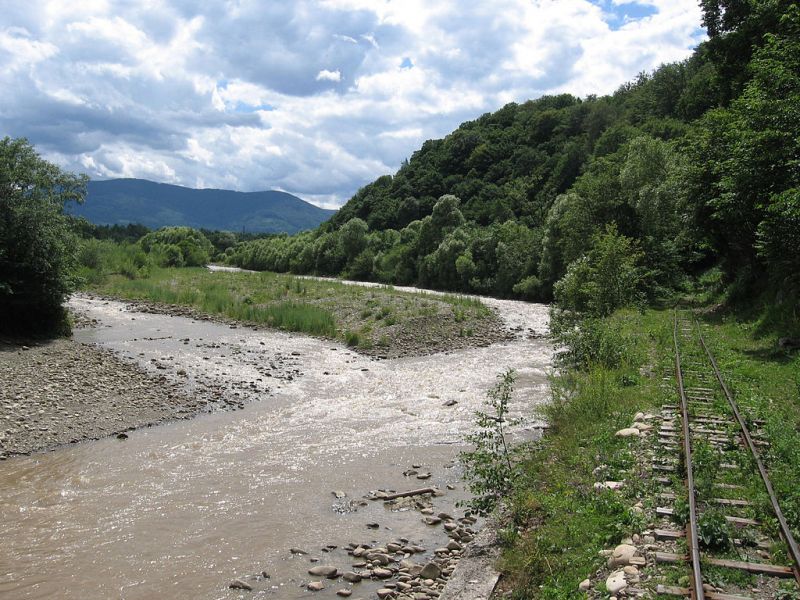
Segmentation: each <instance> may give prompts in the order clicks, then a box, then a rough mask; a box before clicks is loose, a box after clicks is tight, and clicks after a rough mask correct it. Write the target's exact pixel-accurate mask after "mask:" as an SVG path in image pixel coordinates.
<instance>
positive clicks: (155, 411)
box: [0, 339, 208, 459]
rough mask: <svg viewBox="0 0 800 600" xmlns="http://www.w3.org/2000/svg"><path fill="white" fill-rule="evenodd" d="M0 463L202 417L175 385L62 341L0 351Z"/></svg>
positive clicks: (198, 403) (202, 405)
mask: <svg viewBox="0 0 800 600" xmlns="http://www.w3.org/2000/svg"><path fill="white" fill-rule="evenodd" d="M0 381H3V385H2V386H0V459H5V458H7V457H10V456H14V455H17V454H29V453H31V452H36V451H40V450H50V449H53V448H56V447H58V446H62V445H64V444H69V443H75V442H80V441H84V440H94V439H99V438H103V437H107V436H112V435H119V436H120V437H121V438H124V437H125V435H126V434H125V432H126V431H129V430H131V429H135V428H139V427H147V426H150V425H155V424H158V423H162V422H164V421H169V420H173V419H184V418H188V417H190V416H192V415H194V414H197V413H198V412H200V411H204V410H208V401H206V400H201V399H198V398H194V397H191V396H189V395H187V394H186V393H185V391H184V390H182V389H181V387H180V386H179V385H178V384H177V383H173V382H170V381H168V380H167V378H166V377H163V376H162V377H159V376H154V375H150V374H147V373H146V372H144V371H143V370H142V369H140V368H138V367H137V366H136V365H135V364H133V363H131V362H128V361H123V360H120V359H119V358H118V357H117V356H116V355H115V354H114V353H113V352H111V351H109V350H103V349H101V348H98V347H96V346H92V345H89V344H82V343H79V342H76V341H74V340H70V339H58V340H54V341H50V342H46V343H37V344H34V343H31V345H23V344H15V343H10V342H5V343H0Z"/></svg>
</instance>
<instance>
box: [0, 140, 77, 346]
mask: <svg viewBox="0 0 800 600" xmlns="http://www.w3.org/2000/svg"><path fill="white" fill-rule="evenodd" d="M87 181H88V178H87V177H86V176H83V175H81V176H78V175H74V174H72V173H67V172H65V171H62V170H61V169H60V168H59V167H57V166H56V165H54V164H51V163H49V162H47V161H46V160H44V159H42V158H41V157H40V156H39V155H38V154H37V152H36V150H35V149H34V147H33V146H32V145H31V144H30V143H29V142H28V141H27V140H25V139H22V138H20V139H11V138H9V137H6V138H3V139H2V140H0V328H3V329H5V330H6V331H9V332H13V333H20V334H26V333H50V332H54V331H57V330H59V329H61V331H63V330H64V327H66V319H65V312H64V309H63V307H62V303H63V301H64V299H65V297H66V296H67V294H69V293H70V292H71V291H72V289H73V286H74V280H73V276H72V272H73V266H74V263H75V256H74V253H75V248H76V247H77V243H76V241H75V239H74V236H73V234H72V232H71V231H70V228H69V221H68V219H67V217H66V216H65V215H64V204H65V203H66V202H70V201H77V202H81V201H83V198H84V196H85V194H86V183H87Z"/></svg>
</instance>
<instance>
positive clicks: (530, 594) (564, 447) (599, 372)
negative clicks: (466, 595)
mask: <svg viewBox="0 0 800 600" xmlns="http://www.w3.org/2000/svg"><path fill="white" fill-rule="evenodd" d="M701 319H702V321H703V335H704V337H705V340H706V344H707V345H708V347H709V350H710V351H711V352H712V353H713V354H714V356H715V357H716V360H717V362H718V363H719V367H720V370H721V372H722V374H723V377H724V379H725V381H726V383H727V384H728V386H729V387H730V388H731V390H732V393H733V394H734V395H735V397H736V399H737V401H738V403H739V406H740V409H741V410H742V411H743V412H744V413H745V414H747V415H749V418H750V422H753V421H755V422H757V423H758V424H759V433H760V435H761V436H762V438H763V441H764V442H765V443H766V444H769V445H768V446H767V445H764V446H761V447H760V450H761V458H762V460H763V462H764V464H765V466H766V468H767V469H768V471H769V474H770V478H771V480H772V483H773V486H774V488H775V491H776V494H777V496H778V498H779V500H780V502H781V507H782V509H783V512H784V514H785V516H786V519H787V521H788V524H789V526H790V528H791V529H792V531H793V534H794V535H795V537H797V533H798V529H800V490H798V487H797V485H796V482H797V481H800V450H799V449H800V433H799V431H800V428H799V427H798V425H800V356H799V355H798V354H796V353H795V354H787V353H786V352H784V351H782V350H780V349H778V347H777V339H778V337H779V335H778V333H769V332H764V331H763V330H761V329H760V328H759V324H758V323H756V322H753V321H746V320H739V319H737V318H736V317H735V316H732V315H716V314H710V313H707V314H701ZM606 325H607V336H608V339H607V340H605V341H606V342H608V341H613V343H614V347H618V348H620V355H621V359H620V361H619V362H618V364H614V365H612V366H609V365H604V364H595V365H593V366H591V367H590V368H588V369H586V370H582V371H576V370H566V371H563V372H561V373H559V374H557V375H556V376H555V377H554V381H553V396H554V398H553V402H552V404H551V405H550V406H549V407H548V408H547V409H546V410H545V416H546V418H547V419H548V420H549V421H550V424H551V429H550V432H549V433H548V435H547V436H545V438H544V439H543V440H542V441H540V442H538V443H537V444H536V445H535V446H533V447H531V448H530V449H529V450H528V452H527V453H526V454H527V458H526V460H525V461H524V463H523V465H522V476H521V478H520V481H519V483H518V485H517V489H516V492H515V494H514V496H513V498H512V499H511V501H510V506H509V511H508V515H507V518H506V521H505V527H504V528H503V529H502V530H501V539H503V541H504V542H505V545H506V550H505V552H504V558H503V562H502V567H503V572H504V577H503V580H502V581H501V585H500V587H499V589H498V592H497V594H496V596H497V597H498V598H500V597H509V598H515V599H522V598H546V599H553V600H554V599H561V598H572V597H589V598H609V597H610V596H611V595H612V590H617V591H616V594H614V595H616V596H617V597H619V598H622V597H626V596H638V597H645V598H665V599H666V598H669V597H673V596H668V595H665V594H659V591H658V590H659V586H664V587H662V588H661V589H662V590H664V589H668V588H672V587H682V588H687V587H689V584H690V577H691V573H690V571H689V569H688V566H687V564H686V562H685V561H680V562H676V563H659V562H657V561H656V556H657V555H656V553H657V552H658V553H665V554H666V553H672V554H674V555H679V556H685V555H686V554H687V548H686V543H685V537H684V536H683V535H674V532H675V531H676V530H677V531H678V533H681V532H680V531H679V529H680V527H681V526H682V523H683V518H682V517H683V515H685V509H684V508H683V507H682V505H685V504H686V502H685V501H683V502H679V501H678V499H679V498H680V497H684V498H685V487H684V484H683V476H682V475H681V473H680V470H679V467H680V465H676V464H675V459H676V457H677V455H678V452H677V450H676V449H675V448H674V447H673V448H671V449H670V448H663V447H662V446H661V445H660V444H658V443H657V441H656V440H657V438H658V437H659V435H658V429H659V428H658V427H656V426H657V425H658V424H659V422H661V421H663V416H662V414H661V413H662V406H664V405H669V406H670V407H671V408H669V409H668V410H667V411H666V412H667V415H669V416H670V417H673V416H674V414H675V410H676V409H675V408H674V407H675V406H676V405H677V402H678V400H677V398H678V391H677V389H676V387H675V367H674V346H673V322H672V314H671V312H670V311H658V310H648V311H646V312H644V313H639V312H636V311H620V312H618V313H616V314H615V315H613V316H612V317H611V318H609V319H608V320H607V322H606ZM686 353H687V355H690V356H689V362H693V361H694V360H695V359H697V360H700V359H703V360H706V359H705V356H704V354H703V351H702V348H701V347H700V346H699V345H697V346H696V348H693V349H692V351H691V352H690V351H689V350H688V349H687V350H686ZM691 370H696V369H691ZM698 372H699V371H698ZM687 375H689V374H688V373H687ZM691 377H694V374H691ZM711 377H712V378H709V376H708V373H706V374H699V376H698V378H697V379H696V380H695V379H690V378H687V387H690V388H703V387H707V388H711V387H712V385H713V384H714V380H713V376H711ZM706 379H709V381H708V383H709V384H712V385H707V384H706ZM698 391H700V390H697V389H693V392H698ZM715 402H717V404H715V405H714V410H720V411H721V410H727V408H726V407H727V400H726V399H725V398H724V395H721V396H720V397H719V398H717V397H716V394H715ZM723 414H725V413H723ZM633 423H638V427H641V429H640V430H638V429H637V432H638V433H637V434H634V435H631V436H630V437H623V436H617V435H615V433H616V432H618V431H621V430H622V429H628V428H630V427H631V425H632V424H633ZM709 425H713V423H711V424H709ZM672 427H673V428H674V429H679V428H678V427H676V425H675V424H673V425H672ZM678 435H679V434H678ZM701 435H703V436H705V437H709V436H711V434H706V433H701ZM665 437H667V438H671V440H672V441H673V446H674V445H675V442H676V441H678V440H679V439H680V438H679V437H677V438H675V437H672V436H665ZM720 437H724V439H725V443H727V441H728V440H729V437H731V436H728V435H727V433H726V435H725V436H720ZM709 441H710V440H708V439H706V440H704V441H703V443H702V444H701V443H700V442H698V443H697V445H696V446H695V453H696V455H697V456H696V457H695V458H696V459H698V458H699V459H700V462H704V461H705V463H706V464H708V463H709V462H717V459H716V458H715V454H714V453H712V452H709V448H711V449H713V446H711V444H710V443H709ZM733 441H734V443H735V437H734V440H733ZM739 454H740V455H741V458H737V459H736V460H737V461H738V460H740V461H742V463H743V464H744V465H745V466H747V461H748V459H747V454H746V453H745V452H744V451H740V452H739ZM726 460H728V459H726ZM731 460H733V459H731ZM661 461H664V463H666V462H669V463H671V464H665V465H664V466H665V467H667V468H665V469H664V470H661V469H660V468H657V469H655V470H654V469H653V466H654V464H658V463H659V462H661ZM718 462H722V461H721V460H719V461H718ZM696 472H697V473H698V474H699V479H700V480H699V481H698V484H699V485H700V486H701V487H704V486H705V487H707V486H708V485H712V486H713V485H714V484H721V486H722V487H718V488H715V487H712V488H711V490H712V495H711V496H708V498H710V499H712V500H713V498H729V499H734V500H737V499H740V500H743V501H744V502H749V503H750V504H749V505H743V506H738V507H737V506H735V505H722V504H720V505H717V504H716V503H708V505H709V507H710V509H712V510H713V512H712V514H714V513H716V514H717V515H719V514H720V513H722V516H723V518H724V516H725V513H727V514H729V515H731V516H733V515H734V514H737V515H739V517H738V518H739V519H752V520H759V519H760V520H761V521H762V522H763V523H764V524H765V525H766V533H765V536H766V535H768V537H769V539H768V540H767V539H766V537H765V539H763V540H761V544H760V545H759V540H758V539H756V540H752V539H750V538H748V537H747V534H746V533H744V530H734V529H732V528H730V527H728V524H727V523H726V522H724V521H723V523H722V525H721V527H720V529H721V530H723V531H725V532H727V535H728V537H729V539H732V540H737V539H738V540H739V541H740V542H741V541H745V542H747V543H748V544H752V542H753V541H755V542H756V545H755V546H753V545H746V546H744V548H743V547H742V546H741V545H736V544H735V543H734V544H733V545H731V546H729V547H728V549H727V550H726V551H725V552H727V553H728V554H727V555H725V554H723V555H720V556H718V557H721V558H729V559H733V558H736V559H737V560H742V558H743V557H744V558H747V556H748V555H749V556H750V557H751V562H752V561H755V560H756V559H758V560H759V561H761V562H767V561H768V562H771V563H773V564H777V565H788V564H790V563H789V562H788V560H787V559H788V556H787V553H786V550H785V545H783V544H782V543H778V544H774V543H773V542H774V541H775V540H776V536H777V530H776V529H775V527H774V525H775V519H774V517H770V516H769V514H770V510H769V498H768V496H767V495H766V493H765V492H764V488H763V484H762V483H761V482H760V479H758V478H757V477H752V478H748V479H747V481H745V482H744V483H741V482H740V481H737V477H738V475H737V474H736V470H733V469H723V468H718V469H717V470H716V472H717V473H718V475H719V477H718V478H714V479H713V480H711V482H710V483H709V478H708V477H706V476H704V475H703V474H704V473H706V471H705V468H704V467H701V468H700V469H697V471H696ZM667 482H668V483H667ZM733 485H743V486H744V489H743V490H742V489H739V488H730V487H727V486H733ZM670 486H671V487H670ZM670 494H672V496H670ZM670 503H672V507H671V508H672V509H673V510H672V511H671V512H672V513H673V514H672V515H670V514H659V513H660V512H662V513H663V512H664V511H659V510H658V509H659V508H662V509H663V508H666V507H667V506H668V505H669V504H670ZM704 506H705V504H704ZM729 511H730V512H729ZM714 522H715V521H714V520H712V519H708V523H707V524H705V526H704V527H703V526H701V529H700V533H701V536H702V535H705V536H706V537H707V538H709V539H711V538H712V537H713V535H714V533H715V531H714V529H715V528H714V527H713V525H714ZM716 523H717V524H719V520H718V519H716ZM670 532H672V533H670ZM665 535H666V537H665ZM751 537H753V536H751ZM621 543H626V544H628V545H630V546H631V547H632V548H633V550H632V552H633V554H632V555H631V557H630V558H631V559H632V561H633V562H632V563H630V564H624V557H619V556H618V557H616V558H615V556H614V551H615V550H617V548H618V546H619V545H620V544H621ZM766 545H768V546H769V547H764V546H766ZM781 548H783V549H781ZM761 551H763V552H768V553H769V558H766V557H764V556H762V555H760V554H759V552H761ZM740 552H744V554H740ZM618 554H619V553H618ZM620 559H622V560H623V562H622V563H621V562H620ZM624 569H627V571H629V572H628V573H625V572H624ZM620 571H621V572H622V573H623V577H624V580H623V581H622V583H623V584H624V586H623V587H622V588H620V589H617V588H616V587H614V580H613V578H612V575H614V574H615V573H618V572H620ZM703 573H704V575H705V577H706V579H705V581H706V583H708V584H710V585H713V586H714V587H715V588H720V589H724V590H728V591H732V590H734V589H737V590H740V591H741V592H742V595H747V596H750V597H757V598H780V599H786V600H790V599H791V600H794V599H796V598H799V597H800V594H798V593H797V587H796V583H795V582H794V580H793V579H779V580H776V579H773V578H769V577H766V576H764V575H759V574H753V573H748V572H744V571H741V570H739V569H730V568H727V567H722V566H718V565H711V564H704V565H703ZM616 581H617V582H619V581H620V578H619V576H618V577H617V579H616ZM609 584H611V585H609ZM579 585H580V586H581V591H580V592H579ZM754 589H755V590H763V591H761V592H760V593H759V592H758V591H757V592H753V590H754ZM770 594H771V595H770ZM707 597H714V596H713V593H712V595H708V596H707Z"/></svg>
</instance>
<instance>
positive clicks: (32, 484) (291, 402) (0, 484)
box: [0, 298, 552, 600]
mask: <svg viewBox="0 0 800 600" xmlns="http://www.w3.org/2000/svg"><path fill="white" fill-rule="evenodd" d="M486 302H487V304H489V305H490V306H492V307H494V308H495V309H497V310H498V311H499V313H500V315H501V317H502V318H503V320H504V322H505V323H506V324H507V326H508V327H509V329H511V330H513V331H514V333H515V339H514V340H513V341H510V342H507V343H503V344H496V345H493V346H490V347H487V348H476V349H470V350H464V351H458V352H452V353H441V354H436V355H432V356H425V357H416V358H403V359H397V360H384V361H376V360H373V359H370V358H368V357H364V356H361V355H358V354H356V353H355V352H352V351H350V350H349V349H348V348H346V347H345V346H343V345H341V344H338V343H336V342H331V341H325V340H319V339H315V338H311V337H307V336H301V335H291V334H287V333H282V332H274V331H254V330H250V329H247V328H231V327H229V326H226V325H221V324H215V323H209V322H205V321H195V320H191V319H187V318H182V317H175V316H166V315H156V314H145V313H137V312H135V311H133V310H132V309H131V308H130V307H129V306H128V305H126V304H124V303H121V302H104V301H100V300H92V299H88V298H73V299H72V300H71V305H72V306H73V307H74V308H76V309H79V310H81V311H84V312H85V313H87V315H88V316H89V317H91V318H94V319H97V321H98V326H97V327H93V328H87V329H81V330H77V331H76V332H75V337H76V338H77V339H78V340H80V341H84V342H90V343H93V344H98V345H100V346H102V347H105V348H108V349H111V350H113V351H115V352H117V353H118V354H119V355H121V356H123V357H126V358H127V359H129V360H133V361H137V362H138V363H139V364H140V365H141V366H142V367H143V368H145V369H148V370H151V371H153V372H154V373H155V372H156V369H160V370H158V373H159V374H167V376H168V377H171V378H173V379H175V380H176V381H181V382H183V385H185V386H186V389H187V390H188V391H189V392H190V393H194V394H198V395H202V394H210V393H215V394H223V395H225V396H226V397H230V398H232V399H234V400H236V401H239V400H241V401H242V402H243V404H244V408H243V409H241V410H236V411H230V412H217V413H211V414H204V415H200V416H198V417H196V418H194V419H191V420H188V421H179V422H172V423H166V424H163V425H160V426H157V427H152V428H147V429H140V430H136V431H134V432H131V433H130V437H129V439H127V440H125V441H120V440H117V439H114V438H109V439H104V440H100V441H94V442H86V443H81V444H76V445H71V446H67V447H63V448H60V449H57V450H55V451H52V452H47V453H39V454H35V455H33V456H28V457H17V458H14V459H11V460H7V461H5V462H2V463H0V540H1V542H0V543H1V544H2V547H1V549H0V597H2V598H14V599H16V598H25V599H27V598H65V599H73V598H74V599H82V600H88V599H95V598H98V599H99V598H104V599H105V598H125V599H150V598H170V599H184V598H185V599H190V598H191V599H217V598H219V599H228V598H238V597H256V598H259V597H265V598H287V599H295V598H307V597H314V598H335V597H336V596H335V595H334V592H335V591H336V590H337V589H341V588H343V587H348V585H347V584H331V585H329V586H328V588H327V589H326V590H324V591H323V592H319V593H313V592H309V591H307V590H306V589H305V587H304V584H305V583H306V582H308V581H309V580H310V579H313V578H312V577H310V576H308V575H307V569H308V568H309V566H311V564H312V563H311V562H310V560H311V559H314V558H319V559H320V561H321V562H320V563H319V564H331V565H334V566H338V567H340V568H345V570H346V568H349V565H350V563H351V561H352V558H351V557H349V556H347V554H346V553H345V552H344V551H343V549H342V546H344V545H346V544H347V543H348V542H354V543H367V542H375V543H378V544H385V543H387V542H389V541H392V540H395V539H397V538H398V537H403V538H406V539H408V540H410V542H409V543H416V544H419V545H422V546H424V547H425V548H426V549H427V554H425V555H422V556H417V557H415V560H420V561H424V557H425V556H429V555H431V553H432V551H433V549H434V548H436V547H438V546H440V545H443V544H446V543H447V541H448V538H447V537H446V535H445V533H444V532H443V531H442V530H441V528H436V527H430V526H428V525H425V524H424V523H423V522H422V521H421V519H420V514H419V513H418V512H417V511H415V510H404V511H391V510H389V509H387V508H386V507H384V505H383V503H382V502H372V501H362V498H363V496H364V495H366V494H368V492H370V491H371V490H378V489H391V490H406V489H412V488H414V487H420V486H422V485H435V486H437V487H439V488H440V489H442V490H447V491H446V493H445V494H444V495H443V496H441V497H437V498H435V499H434V509H435V510H436V511H437V512H438V511H440V510H444V511H448V512H453V513H458V514H462V513H463V509H457V508H455V503H456V502H457V501H458V500H463V499H464V498H465V497H466V493H465V491H464V489H463V484H462V483H461V480H460V470H459V467H458V463H457V456H458V453H459V451H461V450H462V449H463V441H462V440H463V437H464V435H465V434H466V433H468V432H469V431H470V430H471V429H472V427H473V413H474V411H475V410H476V409H478V408H480V407H481V403H482V402H483V400H484V398H485V393H486V391H487V389H489V388H490V387H491V386H492V385H493V384H494V383H495V381H496V377H497V374H498V373H499V372H501V371H503V370H505V369H507V368H514V369H515V370H516V371H517V373H518V379H517V385H516V390H515V394H514V399H513V402H512V408H513V411H514V412H515V413H516V414H520V415H524V416H527V417H531V418H533V416H534V415H533V412H534V409H535V406H536V405H537V404H540V403H541V402H543V401H545V400H546V397H547V372H548V370H549V368H550V364H551V362H550V361H551V358H552V349H551V347H550V345H549V343H548V342H547V340H546V339H542V338H541V337H533V336H528V335H527V334H526V330H527V329H528V328H532V329H533V330H535V331H537V332H543V331H546V329H547V309H546V307H545V306H543V305H537V304H529V303H524V302H514V301H503V300H493V299H486ZM278 360H280V361H281V362H282V364H283V365H284V366H285V365H286V364H289V365H290V366H291V369H290V371H291V374H290V376H288V377H283V378H281V379H277V380H276V379H270V378H269V377H267V376H265V374H264V370H263V369H260V368H259V367H260V366H263V365H265V364H268V363H269V362H270V361H272V362H275V361H278ZM158 365H161V366H160V367H159V366H158ZM164 365H167V368H166V369H165V368H164ZM450 400H455V401H456V402H457V403H456V404H454V405H450V406H446V404H449V402H448V401H450ZM245 401H247V402H245ZM531 429H535V423H532V422H531V421H530V420H529V423H528V432H527V433H526V432H525V431H521V432H519V435H530V434H531V433H530V430H531ZM415 465H418V466H417V467H416V468H415V469H414V470H416V471H418V472H420V473H423V472H429V473H430V474H431V477H430V479H428V480H425V481H421V480H418V479H417V478H416V477H415V476H414V475H413V474H412V475H410V476H407V475H404V472H408V470H409V469H411V468H412V466H415ZM448 487H449V488H452V489H448ZM334 492H339V495H341V493H342V492H343V493H344V494H345V496H344V497H343V498H337V497H336V496H335V495H334ZM368 523H377V524H378V525H379V527H378V528H377V529H370V528H367V524H368ZM328 545H330V546H337V548H335V549H333V548H328V547H327V546H328ZM293 547H294V548H301V549H303V550H305V551H307V552H308V553H309V554H308V555H299V554H292V553H291V552H290V551H289V549H290V548H293ZM325 550H327V552H326V551H325ZM262 572H265V573H267V574H268V575H269V578H265V577H263V576H259V577H257V578H256V577H255V576H256V575H257V574H259V573H262ZM248 577H249V578H250V579H248ZM234 578H243V579H246V580H247V581H249V582H250V583H251V584H252V585H253V587H254V588H255V591H254V592H241V591H236V590H230V589H228V583H229V582H230V581H231V580H232V579H234ZM377 587H378V584H377V583H373V582H364V583H361V584H356V585H355V586H353V591H354V592H355V594H356V595H361V596H364V597H368V596H370V595H373V594H374V589H375V588H377Z"/></svg>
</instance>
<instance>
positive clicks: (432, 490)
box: [375, 487, 436, 501]
mask: <svg viewBox="0 0 800 600" xmlns="http://www.w3.org/2000/svg"><path fill="white" fill-rule="evenodd" d="M435 493H436V489H435V488H432V487H426V488H420V489H418V490H409V491H407V492H397V493H396V494H386V495H385V496H376V497H375V499H376V500H383V501H386V500H397V499H398V498H407V497H408V496H420V495H422V494H435Z"/></svg>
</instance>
